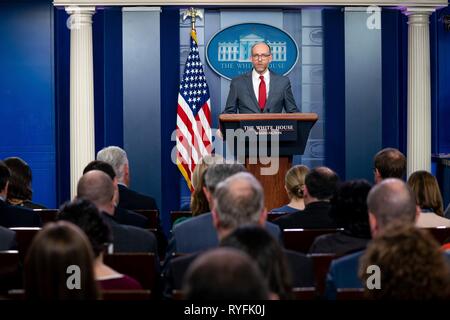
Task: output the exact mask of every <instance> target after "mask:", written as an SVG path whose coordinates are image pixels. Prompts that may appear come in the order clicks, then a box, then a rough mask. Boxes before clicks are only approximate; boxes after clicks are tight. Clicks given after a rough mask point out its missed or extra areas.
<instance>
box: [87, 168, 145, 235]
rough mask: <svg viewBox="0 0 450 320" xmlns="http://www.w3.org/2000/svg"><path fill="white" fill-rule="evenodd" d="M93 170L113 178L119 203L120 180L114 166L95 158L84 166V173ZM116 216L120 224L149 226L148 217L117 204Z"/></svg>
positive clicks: (116, 201) (115, 197)
mask: <svg viewBox="0 0 450 320" xmlns="http://www.w3.org/2000/svg"><path fill="white" fill-rule="evenodd" d="M92 170H100V171H103V172H104V173H106V174H107V175H108V176H109V177H110V178H111V180H112V181H113V184H114V203H116V204H117V203H119V189H118V186H117V185H118V180H117V176H116V173H115V172H114V169H113V167H112V166H111V165H110V164H109V163H106V162H104V161H99V160H94V161H91V162H89V163H88V165H87V166H86V167H85V168H84V170H83V174H85V173H87V172H89V171H92ZM114 217H115V218H116V220H117V222H119V223H120V224H128V225H131V226H135V227H140V228H149V223H150V222H149V221H148V219H147V218H146V217H144V216H143V215H141V214H138V213H135V212H132V211H129V210H127V209H124V208H119V207H117V206H116V208H115V211H114Z"/></svg>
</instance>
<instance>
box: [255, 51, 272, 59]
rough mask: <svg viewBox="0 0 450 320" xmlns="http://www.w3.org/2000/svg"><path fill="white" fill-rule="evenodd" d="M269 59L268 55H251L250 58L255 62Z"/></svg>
mask: <svg viewBox="0 0 450 320" xmlns="http://www.w3.org/2000/svg"><path fill="white" fill-rule="evenodd" d="M269 57H270V53H263V54H252V58H253V59H255V60H259V59H262V60H265V59H267V58H269Z"/></svg>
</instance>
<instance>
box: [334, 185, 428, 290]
mask: <svg viewBox="0 0 450 320" xmlns="http://www.w3.org/2000/svg"><path fill="white" fill-rule="evenodd" d="M367 207H368V211H369V224H370V231H371V233H372V238H375V237H377V235H378V234H379V233H380V232H381V231H383V230H384V229H385V228H386V227H388V226H390V225H393V224H397V223H399V224H402V225H412V226H413V225H414V223H415V220H416V218H417V217H418V216H419V214H420V208H419V207H418V206H416V199H415V196H414V193H413V192H412V191H411V189H410V188H409V187H408V185H407V184H406V183H404V182H403V181H401V180H399V179H394V178H389V179H385V180H383V181H382V182H380V183H379V184H377V185H375V186H374V187H373V188H372V190H371V191H370V192H369V195H368V197H367ZM363 254H364V251H359V252H356V253H354V254H351V255H347V256H344V257H342V258H339V259H336V260H333V262H332V263H331V266H330V269H329V271H328V275H327V281H326V290H325V295H326V297H327V298H328V299H335V298H336V293H337V289H339V288H362V283H361V281H360V279H359V278H358V268H359V259H360V257H361V256H362V255H363Z"/></svg>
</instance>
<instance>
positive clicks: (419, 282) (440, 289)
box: [359, 225, 450, 300]
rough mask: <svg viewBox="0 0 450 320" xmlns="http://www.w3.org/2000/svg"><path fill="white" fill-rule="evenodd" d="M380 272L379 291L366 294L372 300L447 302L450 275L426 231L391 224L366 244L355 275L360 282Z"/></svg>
mask: <svg viewBox="0 0 450 320" xmlns="http://www.w3.org/2000/svg"><path fill="white" fill-rule="evenodd" d="M373 265H376V266H378V267H379V268H380V269H379V270H380V279H379V284H380V288H379V289H376V290H375V289H374V290H369V289H368V288H367V286H365V287H366V291H365V293H366V295H367V296H368V297H369V298H371V299H376V300H380V299H383V300H435V299H448V298H449V293H450V290H449V289H450V272H449V269H448V265H447V263H446V261H445V258H444V256H443V254H442V252H441V251H440V250H439V245H438V243H437V242H436V240H435V239H434V238H433V237H432V236H431V234H429V233H428V232H427V231H426V230H422V229H420V228H415V227H414V226H412V225H393V226H390V227H388V228H387V229H385V230H383V232H382V233H381V234H380V235H379V236H378V237H377V238H376V239H374V240H372V242H371V243H370V244H369V246H368V248H367V250H366V251H365V253H364V255H363V256H362V258H361V260H360V269H359V276H360V278H361V279H362V280H363V281H364V283H372V284H374V285H375V284H376V283H375V281H373V280H371V279H369V277H370V276H371V275H373V271H370V272H369V267H370V266H373Z"/></svg>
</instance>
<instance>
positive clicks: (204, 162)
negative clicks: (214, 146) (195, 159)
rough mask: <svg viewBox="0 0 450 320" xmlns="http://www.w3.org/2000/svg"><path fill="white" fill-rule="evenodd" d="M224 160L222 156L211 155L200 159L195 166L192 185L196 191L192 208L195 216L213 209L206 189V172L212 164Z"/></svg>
mask: <svg viewBox="0 0 450 320" xmlns="http://www.w3.org/2000/svg"><path fill="white" fill-rule="evenodd" d="M223 162H224V159H223V157H222V156H220V155H211V156H205V157H203V158H202V159H200V162H199V163H198V164H197V165H196V166H195V169H194V172H193V174H192V187H193V188H194V191H193V192H192V196H191V210H192V215H193V216H194V217H195V216H198V215H201V214H203V213H208V212H210V211H211V210H210V208H209V203H208V199H207V198H206V195H205V191H204V190H205V189H206V186H205V173H206V170H207V169H208V168H209V167H210V166H212V165H215V164H220V163H223Z"/></svg>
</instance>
